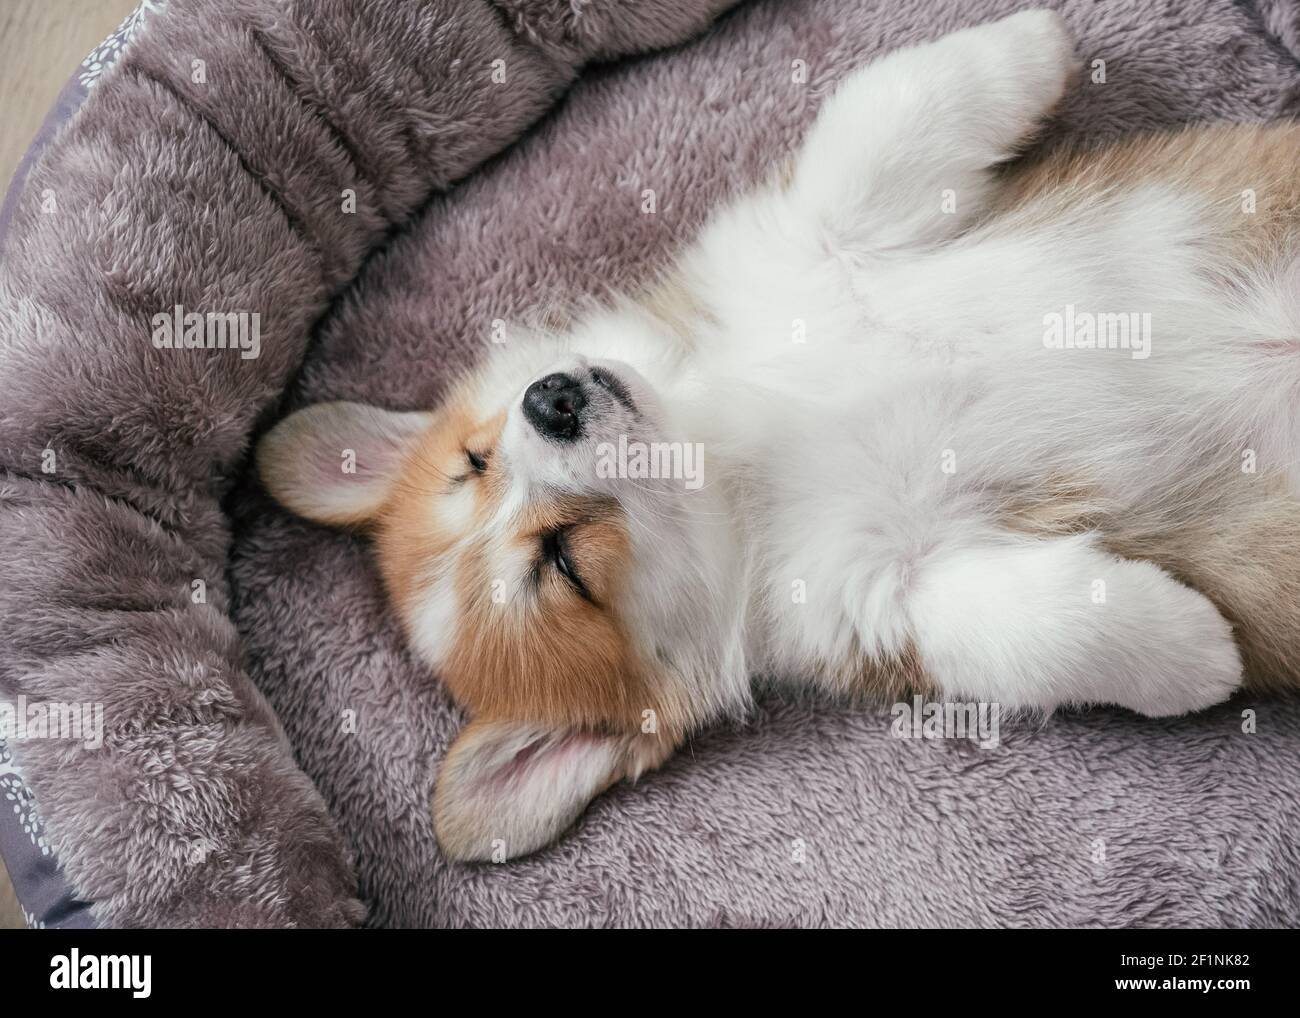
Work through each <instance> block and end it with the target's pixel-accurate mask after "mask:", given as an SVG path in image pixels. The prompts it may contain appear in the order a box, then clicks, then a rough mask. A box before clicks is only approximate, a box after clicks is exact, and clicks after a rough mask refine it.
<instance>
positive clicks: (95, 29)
mask: <svg viewBox="0 0 1300 1018" xmlns="http://www.w3.org/2000/svg"><path fill="white" fill-rule="evenodd" d="M135 5H136V0H3V2H0V191H3V190H8V188H9V181H10V180H11V179H12V178H13V175H14V170H16V169H17V168H18V163H19V161H20V160H21V159H22V157H23V153H24V152H26V151H27V146H28V145H29V144H30V143H31V140H32V138H33V137H34V136H35V134H36V131H37V129H38V128H39V127H40V126H41V121H42V120H44V119H45V114H46V112H47V111H48V110H49V108H50V107H51V106H52V105H53V103H54V99H55V97H56V96H57V95H58V94H59V91H60V90H61V89H62V88H63V85H64V83H65V82H66V81H67V80H68V78H70V77H71V76H72V73H73V72H74V71H75V70H76V69H77V66H78V65H79V64H80V63H81V61H82V60H83V59H85V57H86V54H88V53H89V52H90V51H91V50H93V49H94V48H95V47H96V46H97V45H99V43H100V42H101V41H103V40H104V39H105V38H107V37H108V35H110V34H111V33H112V31H113V29H115V28H116V27H117V26H118V25H119V24H120V23H121V21H122V19H123V18H125V17H126V16H127V14H129V13H130V12H131V10H132V9H133V8H134V7H135ZM22 925H23V921H22V913H21V912H20V911H19V909H18V904H17V902H16V901H15V900H14V894H13V888H12V887H11V886H10V884H9V876H8V874H7V873H5V871H4V867H3V866H0V929H10V928H14V927H21V926H22Z"/></svg>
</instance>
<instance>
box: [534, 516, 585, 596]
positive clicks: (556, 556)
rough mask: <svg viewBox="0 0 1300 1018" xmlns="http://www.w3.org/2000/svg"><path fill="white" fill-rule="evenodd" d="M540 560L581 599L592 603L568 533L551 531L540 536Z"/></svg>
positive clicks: (566, 531) (565, 531) (562, 530)
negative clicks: (562, 578)
mask: <svg viewBox="0 0 1300 1018" xmlns="http://www.w3.org/2000/svg"><path fill="white" fill-rule="evenodd" d="M542 558H543V560H544V562H545V563H546V564H549V565H550V566H552V567H554V569H555V571H556V572H557V573H559V574H560V576H562V577H564V579H565V580H566V581H567V582H568V583H569V585H570V586H572V587H573V589H574V590H576V591H577V592H578V593H579V594H580V595H581V596H582V597H584V598H586V599H587V600H588V601H592V602H593V603H594V601H595V598H593V597H592V594H591V591H590V590H589V589H588V587H587V585H586V584H585V583H584V582H583V580H582V575H581V574H580V573H579V572H578V567H577V564H576V560H575V558H574V555H573V553H572V551H571V549H570V545H569V531H568V530H565V529H561V530H552V531H549V532H548V533H545V534H543V535H542Z"/></svg>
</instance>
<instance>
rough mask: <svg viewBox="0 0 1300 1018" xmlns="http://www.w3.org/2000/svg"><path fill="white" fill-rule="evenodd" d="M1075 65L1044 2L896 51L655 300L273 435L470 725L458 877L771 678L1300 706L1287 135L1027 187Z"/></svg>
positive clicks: (733, 212)
mask: <svg viewBox="0 0 1300 1018" xmlns="http://www.w3.org/2000/svg"><path fill="white" fill-rule="evenodd" d="M1075 69H1076V60H1075V58H1074V56H1073V53H1072V46H1071V42H1070V39H1069V37H1068V35H1067V33H1066V30H1065V27H1064V25H1063V23H1062V21H1061V20H1060V18H1059V17H1058V16H1057V15H1055V14H1052V13H1048V12H1042V11H1030V12H1024V13H1021V14H1017V15H1015V16H1013V17H1010V18H1007V19H1005V20H1003V21H999V22H996V23H993V24H989V25H985V26H981V27H978V28H974V29H970V30H967V31H963V32H958V33H956V34H954V35H950V36H948V37H946V38H943V39H941V40H939V41H937V42H935V43H932V44H929V45H925V46H921V47H917V48H914V49H908V50H903V51H899V52H896V53H893V54H892V55H890V56H888V57H886V58H884V59H882V60H880V61H878V62H876V63H874V64H872V65H870V66H869V67H867V68H865V69H863V70H860V71H858V72H857V73H855V74H853V75H851V76H849V77H848V78H847V80H846V81H845V82H844V83H843V85H842V87H841V88H840V89H839V91H838V93H837V94H836V95H835V96H834V97H833V98H832V99H831V100H829V101H828V102H827V104H826V105H825V107H824V108H823V110H822V111H821V113H820V115H819V117H818V119H817V120H816V122H815V124H814V125H813V126H812V128H811V130H810V132H809V134H808V135H807V138H806V141H805V142H804V145H803V148H802V151H801V153H800V154H799V155H798V157H797V159H796V160H795V161H794V163H793V165H792V166H791V167H790V169H789V171H788V172H785V173H782V174H776V175H774V176H775V177H776V178H777V179H774V181H773V182H772V183H771V184H770V185H768V186H766V187H764V188H762V189H760V190H758V191H757V192H755V193H752V194H750V195H748V196H746V197H744V198H743V199H742V200H740V201H739V202H737V203H735V204H734V205H732V206H731V207H729V208H726V209H724V210H722V211H721V212H720V213H719V214H718V215H716V217H715V218H714V219H713V220H712V221H711V223H710V224H709V225H708V226H707V227H706V228H705V229H704V230H703V231H702V233H701V234H700V236H699V237H698V238H697V239H696V240H695V242H694V244H693V245H692V246H691V247H690V248H689V249H688V250H687V251H686V252H685V253H684V255H683V256H682V258H681V259H680V261H679V262H678V264H677V266H676V267H675V269H674V270H673V271H672V272H671V273H670V274H669V275H668V276H667V277H666V278H665V279H663V280H660V281H659V282H657V283H656V284H655V285H653V286H652V287H650V288H649V289H647V290H646V291H645V292H644V293H642V294H640V295H639V296H636V297H629V298H626V299H622V300H618V301H615V302H613V304H612V305H611V306H608V307H605V308H603V309H601V310H599V311H596V312H594V313H592V314H589V315H587V316H586V317H585V319H583V320H581V321H579V322H577V323H576V324H574V325H573V326H572V327H571V328H569V329H566V330H565V331H564V333H563V334H561V335H552V334H543V333H537V334H534V335H530V336H529V338H528V339H527V341H522V342H515V343H512V344H508V345H506V346H505V347H504V348H502V349H500V350H499V351H498V352H497V353H496V354H495V355H494V356H493V357H492V358H491V359H490V360H489V361H488V362H487V363H486V364H485V365H483V366H482V367H481V369H479V370H478V371H477V372H476V373H474V374H472V375H471V376H469V377H467V378H465V379H463V380H462V381H461V382H460V383H459V385H458V386H457V387H456V388H455V390H454V392H453V394H452V395H451V396H450V397H449V398H448V399H447V401H446V403H445V405H443V406H441V407H440V408H439V409H437V410H435V411H432V412H428V413H396V412H392V411H388V410H381V409H377V408H375V407H370V406H362V405H358V404H350V403H327V404H322V405H318V406H313V407H309V408H307V409H305V410H302V411H299V412H298V413H295V414H293V415H291V416H290V417H288V418H287V419H286V420H284V421H283V422H281V423H280V424H279V425H278V426H277V427H276V428H274V429H273V430H272V431H271V432H270V433H269V434H268V435H267V436H266V438H265V439H264V440H263V441H262V443H261V446H260V448H259V450H258V459H259V466H260V470H261V474H262V477H263V478H264V479H265V482H266V484H267V486H268V488H269V489H270V491H271V493H272V494H273V495H274V496H275V497H276V498H277V499H278V500H279V501H280V502H281V503H283V504H284V505H285V506H287V507H288V508H290V509H292V510H293V511H295V512H297V513H300V514H301V515H303V516H305V517H308V518H309V519H312V520H317V521H320V522H323V523H327V524H331V525H336V526H346V527H358V528H365V529H367V530H368V531H369V532H371V533H372V534H373V537H374V545H375V549H376V552H377V555H378V563H379V570H380V572H381V573H382V576H383V579H384V583H385V585H386V588H387V590H388V591H389V593H390V595H391V598H392V603H393V607H394V609H395V611H396V613H397V615H398V617H399V618H400V619H401V621H402V624H403V626H404V629H405V632H406V634H407V636H408V638H409V640H410V643H411V645H412V646H413V647H414V648H415V650H416V651H417V652H418V653H419V655H420V656H421V657H422V658H423V659H424V660H425V661H426V662H427V663H428V665H429V666H430V668H431V669H433V670H434V671H436V673H437V674H438V675H439V676H441V678H442V681H444V682H445V683H446V684H447V687H448V689H449V690H450V691H451V693H452V695H453V696H454V697H455V699H456V700H457V701H458V702H459V703H460V704H462V705H463V706H464V707H465V708H466V709H467V711H468V713H469V715H470V717H471V721H470V722H469V724H468V725H467V726H466V727H465V729H464V730H463V731H462V732H461V733H460V735H459V737H458V739H457V740H456V742H455V744H454V745H453V746H452V748H451V749H450V751H449V753H448V755H447V757H446V759H445V760H444V761H443V762H442V765H441V769H440V772H439V775H438V782H437V792H436V796H435V802H434V815H435V826H436V830H437V835H438V838H439V841H440V843H441V845H442V847H443V849H444V851H445V852H446V854H447V855H449V856H451V857H453V858H457V859H468V860H473V859H485V858H488V857H490V856H491V855H492V854H493V853H494V850H495V851H496V853H497V854H498V855H499V854H500V853H501V852H502V851H504V852H505V853H506V854H508V855H512V856H513V855H519V854H522V853H526V852H529V851H532V850H534V849H536V848H538V847H540V846H542V845H545V844H546V843H547V842H549V841H551V840H552V839H553V838H555V837H556V836H557V835H558V834H560V833H561V832H562V831H563V830H564V829H565V828H566V827H567V826H568V825H570V824H571V823H572V822H573V821H574V819H575V818H576V817H577V816H578V815H579V814H580V813H581V812H582V810H583V809H584V808H585V807H586V805H587V803H588V802H589V801H590V800H591V798H592V797H593V796H595V795H597V794H599V793H600V792H601V791H602V790H603V789H605V788H606V787H608V786H609V785H611V784H612V783H614V782H617V781H620V780H622V779H625V778H636V777H637V776H638V775H640V774H641V773H643V772H645V771H646V770H648V769H651V768H654V767H656V766H658V765H659V764H661V763H662V762H663V761H664V760H665V759H666V758H667V757H668V756H669V755H670V754H671V753H672V752H673V750H674V749H675V748H676V747H677V746H678V745H679V744H680V743H681V742H682V741H683V739H684V738H685V737H686V735H687V734H688V733H689V732H691V731H692V730H693V729H696V728H698V727H699V726H702V725H706V724H708V723H709V722H711V721H714V720H715V719H718V718H721V717H724V716H729V715H737V714H739V713H742V712H743V711H744V710H745V709H746V707H747V705H748V704H749V701H750V695H751V694H750V679H751V676H753V675H756V674H770V675H781V676H791V677H794V678H797V679H799V680H802V681H806V682H808V683H812V684H815V685H817V686H819V687H820V688H822V689H825V690H827V691H828V692H832V693H843V694H852V693H865V694H870V695H875V696H877V697H885V698H897V697H899V696H901V695H904V694H906V693H910V692H912V691H921V692H925V693H926V694H928V695H932V696H934V697H937V698H942V699H951V700H967V701H969V700H974V701H987V702H996V703H1000V704H1002V705H1003V706H1005V707H1009V708H1018V709H1030V710H1041V711H1050V710H1052V709H1054V708H1056V707H1058V706H1061V705H1071V704H1113V705H1118V706H1122V707H1126V708H1129V709H1131V710H1134V711H1138V712H1141V713H1143V714H1147V715H1151V716H1161V715H1173V714H1181V713H1184V712H1187V711H1194V710H1199V709H1201V708H1204V707H1207V706H1209V705H1210V704H1214V703H1218V702H1220V701H1221V700H1224V699H1225V698H1227V697H1228V696H1230V695H1231V694H1232V693H1233V692H1234V690H1236V689H1238V687H1239V686H1241V685H1242V683H1243V681H1246V682H1249V683H1251V684H1252V688H1255V689H1268V688H1277V687H1281V686H1283V685H1287V684H1293V681H1294V679H1295V677H1296V665H1297V661H1298V660H1300V657H1298V655H1300V503H1298V502H1297V500H1296V498H1295V495H1296V485H1297V477H1296V473H1295V465H1296V463H1297V462H1298V459H1300V430H1298V427H1297V425H1298V422H1297V408H1300V245H1298V240H1300V167H1297V165H1296V153H1297V152H1300V129H1297V127H1296V126H1295V125H1279V126H1274V127H1269V128H1252V127H1210V128H1198V129H1194V130H1190V131H1187V132H1184V133H1181V134H1176V135H1168V136H1157V137H1149V138H1143V139H1138V140H1135V141H1132V142H1129V143H1126V144H1123V145H1119V146H1116V147H1113V148H1109V149H1102V150H1095V151H1078V152H1057V153H1055V154H1052V155H1049V156H1046V157H1042V158H1040V159H1038V160H1037V161H1033V162H1024V161H1022V162H1019V163H1016V164H1014V165H1012V166H1008V165H1007V163H1008V160H1010V159H1011V157H1013V156H1014V155H1015V154H1016V153H1017V151H1019V150H1020V149H1021V148H1022V147H1023V146H1024V144H1025V142H1026V141H1027V139H1029V138H1030V137H1032V135H1033V133H1034V132H1035V130H1036V129H1037V128H1038V127H1039V125H1040V124H1041V123H1042V121H1043V118H1044V117H1045V116H1046V115H1047V114H1048V112H1049V111H1050V110H1051V109H1052V108H1053V106H1054V105H1055V104H1056V103H1057V101H1058V100H1059V99H1060V98H1061V96H1062V94H1063V93H1064V91H1065V89H1066V87H1067V83H1068V81H1069V79H1070V78H1071V75H1072V73H1073V72H1074V71H1075Z"/></svg>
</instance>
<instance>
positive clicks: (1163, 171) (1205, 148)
mask: <svg viewBox="0 0 1300 1018" xmlns="http://www.w3.org/2000/svg"><path fill="white" fill-rule="evenodd" d="M1298 159H1300V124H1295V123H1277V124H1259V125H1245V124H1213V125H1204V126H1196V127H1191V128H1188V129H1187V130H1184V131H1181V132H1175V133H1167V134H1152V135H1142V136H1138V137H1135V138H1131V139H1128V140H1125V141H1122V142H1119V143H1117V144H1113V145H1108V146H1106V147H1105V148H1097V147H1095V146H1093V147H1090V146H1086V145H1081V146H1071V147H1065V148H1058V149H1054V150H1051V151H1049V152H1047V153H1045V154H1044V155H1042V156H1039V157H1036V158H1031V159H1026V160H1023V161H1020V162H1017V163H1013V164H1011V165H1010V166H1009V167H1008V169H1007V171H1006V175H1005V185H1004V186H1003V188H1002V189H1001V191H1000V193H999V196H998V200H997V201H996V203H995V205H994V207H993V209H992V210H991V212H990V216H991V217H994V218H997V217H1000V218H1001V226H1002V227H1004V228H1005V229H1007V230H1017V229H1020V228H1022V227H1024V226H1025V225H1027V224H1028V223H1030V222H1033V221H1036V220H1041V219H1045V218H1051V217H1054V216H1056V215H1057V214H1059V213H1060V212H1061V210H1063V209H1068V208H1078V207H1080V206H1082V205H1085V204H1087V203H1089V202H1094V201H1097V200H1100V199H1104V197H1105V196H1106V195H1107V194H1109V193H1111V192H1113V191H1115V190H1116V189H1119V188H1130V187H1132V186H1133V185H1135V184H1145V183H1164V184H1169V185H1171V186H1173V187H1174V188H1176V189H1178V190H1180V191H1190V192H1200V193H1201V194H1203V195H1205V197H1206V198H1207V199H1208V202H1207V211H1209V212H1210V214H1211V215H1212V216H1213V217H1214V219H1213V223H1212V227H1211V229H1212V232H1213V234H1214V236H1215V237H1216V238H1220V239H1221V240H1222V241H1223V243H1224V248H1223V250H1224V251H1225V252H1226V253H1230V254H1231V256H1232V261H1233V262H1234V263H1235V264H1236V265H1237V266H1238V267H1239V268H1245V269H1254V268H1258V267H1260V266H1261V265H1264V264H1266V263H1267V262H1268V261H1269V260H1271V258H1272V257H1273V256H1274V255H1275V254H1276V253H1277V252H1278V251H1279V250H1280V249H1281V248H1282V247H1283V246H1284V245H1286V244H1288V243H1291V242H1294V240H1295V239H1296V237H1297V236H1298V235H1300V168H1298V167H1297V160H1298ZM1246 191H1251V192H1253V194H1254V200H1255V209H1254V211H1253V212H1247V211H1246V210H1245V208H1244V206H1243V202H1245V200H1246V196H1245V192H1246Z"/></svg>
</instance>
